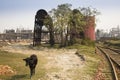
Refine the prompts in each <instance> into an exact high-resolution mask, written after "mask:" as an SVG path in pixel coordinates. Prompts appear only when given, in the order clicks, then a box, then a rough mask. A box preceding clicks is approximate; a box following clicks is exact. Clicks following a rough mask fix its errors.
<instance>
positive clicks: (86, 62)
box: [0, 42, 118, 80]
mask: <svg viewBox="0 0 120 80" xmlns="http://www.w3.org/2000/svg"><path fill="white" fill-rule="evenodd" d="M117 49H118V48H117ZM76 52H77V53H78V54H76ZM31 54H36V55H37V56H38V64H37V67H36V74H35V75H34V76H33V77H32V79H31V80H113V76H112V75H113V72H112V71H111V67H110V65H109V63H108V60H107V59H106V57H105V56H104V55H103V54H101V51H100V50H98V49H97V48H96V49H95V47H93V46H85V45H78V44H75V45H73V46H69V47H65V48H58V47H57V45H56V46H55V47H54V48H51V47H49V45H45V46H38V47H32V45H31V43H27V42H18V43H1V46H0V80H29V79H30V78H29V75H30V73H29V68H28V67H26V66H25V62H24V61H23V60H22V59H23V58H26V57H28V56H30V55H31Z"/></svg>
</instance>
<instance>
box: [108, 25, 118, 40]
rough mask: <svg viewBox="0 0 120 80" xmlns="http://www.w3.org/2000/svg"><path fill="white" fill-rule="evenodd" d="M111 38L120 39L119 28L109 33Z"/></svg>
mask: <svg viewBox="0 0 120 80" xmlns="http://www.w3.org/2000/svg"><path fill="white" fill-rule="evenodd" d="M109 34H110V36H111V37H116V38H120V28H119V26H118V27H117V28H112V29H111V30H110V32H109Z"/></svg>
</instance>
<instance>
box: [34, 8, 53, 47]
mask: <svg viewBox="0 0 120 80" xmlns="http://www.w3.org/2000/svg"><path fill="white" fill-rule="evenodd" d="M43 26H45V27H47V29H48V32H49V33H50V40H49V43H50V45H51V46H53V45H54V31H53V21H52V18H51V17H50V16H49V15H48V13H47V12H46V11H45V10H44V9H40V10H38V11H37V13H36V15H35V23H34V34H33V46H38V45H40V44H41V34H42V32H43V31H42V27H43Z"/></svg>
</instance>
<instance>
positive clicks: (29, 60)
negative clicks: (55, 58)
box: [23, 54, 38, 78]
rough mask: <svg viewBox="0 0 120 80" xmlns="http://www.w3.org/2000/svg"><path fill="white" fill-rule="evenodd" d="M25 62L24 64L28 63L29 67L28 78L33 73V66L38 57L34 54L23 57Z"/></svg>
mask: <svg viewBox="0 0 120 80" xmlns="http://www.w3.org/2000/svg"><path fill="white" fill-rule="evenodd" d="M23 60H24V61H25V62H26V66H28V65H29V68H30V78H31V77H32V75H33V74H35V67H36V65H37V62H38V59H37V56H36V55H35V54H33V55H31V56H30V57H28V58H25V59H23Z"/></svg>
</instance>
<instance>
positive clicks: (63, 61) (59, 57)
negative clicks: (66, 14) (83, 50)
mask: <svg viewBox="0 0 120 80" xmlns="http://www.w3.org/2000/svg"><path fill="white" fill-rule="evenodd" d="M28 45H29V44H28V43H26V44H25V43H15V44H9V45H8V46H4V47H2V48H1V49H2V50H5V51H9V52H15V53H22V54H36V55H38V56H39V55H41V56H43V57H45V58H46V59H47V61H48V62H47V63H46V64H45V68H46V70H50V69H56V70H55V71H54V70H53V71H51V72H47V73H46V76H45V78H46V79H47V80H74V79H73V77H72V76H73V75H76V73H75V72H76V70H82V69H83V67H84V66H85V61H83V60H82V59H81V58H80V57H79V56H77V55H76V54H75V53H76V51H77V49H59V50H58V49H52V48H50V49H48V48H42V47H41V48H40V49H39V50H37V48H32V49H30V46H28ZM81 75H82V74H81ZM39 80H41V79H39ZM77 80H80V79H77ZM82 80H86V79H82ZM87 80H91V79H90V78H89V79H87Z"/></svg>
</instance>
